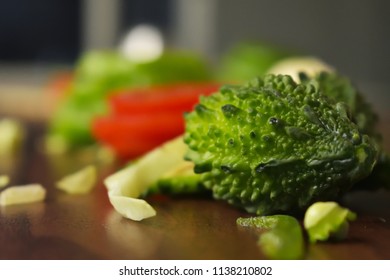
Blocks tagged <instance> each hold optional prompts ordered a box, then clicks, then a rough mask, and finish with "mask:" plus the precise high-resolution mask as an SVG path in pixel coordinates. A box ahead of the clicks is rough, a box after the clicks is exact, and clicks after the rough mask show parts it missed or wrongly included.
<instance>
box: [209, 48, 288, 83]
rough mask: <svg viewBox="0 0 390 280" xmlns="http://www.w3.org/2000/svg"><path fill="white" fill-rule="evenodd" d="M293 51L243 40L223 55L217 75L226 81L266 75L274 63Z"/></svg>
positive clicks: (240, 80)
mask: <svg viewBox="0 0 390 280" xmlns="http://www.w3.org/2000/svg"><path fill="white" fill-rule="evenodd" d="M292 53H293V52H292V51H289V50H287V49H283V48H280V47H277V46H274V45H271V44H266V43H261V42H241V43H238V44H236V45H234V46H233V47H232V48H230V49H229V50H228V51H227V52H226V53H225V54H224V55H223V56H222V59H221V63H220V67H219V69H218V73H217V76H218V79H219V80H220V81H222V82H225V83H226V82H228V83H233V82H234V83H236V82H237V83H243V82H246V81H248V80H249V79H252V78H253V77H257V76H264V75H265V74H266V73H267V71H268V69H269V68H270V67H271V66H272V65H274V64H275V63H276V62H277V61H279V60H281V59H284V58H286V57H289V56H291V55H292Z"/></svg>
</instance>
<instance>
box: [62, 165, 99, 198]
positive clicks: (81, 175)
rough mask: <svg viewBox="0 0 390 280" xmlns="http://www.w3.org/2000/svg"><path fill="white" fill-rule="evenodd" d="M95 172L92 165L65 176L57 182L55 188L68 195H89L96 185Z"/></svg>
mask: <svg viewBox="0 0 390 280" xmlns="http://www.w3.org/2000/svg"><path fill="white" fill-rule="evenodd" d="M96 178H97V171H96V167H95V166H94V165H88V166H86V167H84V168H83V169H81V170H79V171H77V172H75V173H73V174H70V175H67V176H65V177H64V178H62V179H61V180H59V181H58V182H57V188H58V189H60V190H63V191H65V192H67V193H69V194H85V193H89V192H90V191H91V190H92V189H93V187H94V186H95V185H96Z"/></svg>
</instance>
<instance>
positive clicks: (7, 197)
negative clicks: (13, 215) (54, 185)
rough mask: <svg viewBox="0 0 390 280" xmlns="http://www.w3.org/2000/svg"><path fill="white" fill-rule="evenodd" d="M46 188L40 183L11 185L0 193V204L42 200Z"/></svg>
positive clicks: (6, 204)
mask: <svg viewBox="0 0 390 280" xmlns="http://www.w3.org/2000/svg"><path fill="white" fill-rule="evenodd" d="M45 197H46V190H45V189H44V188H43V186H42V185H40V184H29V185H24V186H13V187H9V188H7V189H5V190H4V191H2V192H1V193H0V205H1V206H8V205H13V204H24V203H32V202H39V201H43V200H44V199H45Z"/></svg>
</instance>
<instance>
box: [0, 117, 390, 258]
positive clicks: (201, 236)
mask: <svg viewBox="0 0 390 280" xmlns="http://www.w3.org/2000/svg"><path fill="white" fill-rule="evenodd" d="M27 127H28V129H29V130H28V132H29V133H28V139H27V142H26V143H25V147H24V149H23V150H22V152H21V154H19V155H15V156H14V157H11V158H8V159H5V158H3V159H2V160H1V164H0V173H7V174H10V175H11V181H12V182H11V183H12V184H26V183H31V182H39V183H42V184H43V185H44V186H45V187H46V188H47V190H48V197H47V200H46V201H45V202H42V203H34V204H26V205H15V206H9V207H3V208H1V209H0V248H1V249H0V259H263V258H264V256H263V255H262V253H261V251H260V250H259V248H258V247H257V245H256V243H257V238H258V235H257V233H256V232H254V231H252V230H248V229H243V228H239V227H237V226H236V219H237V218H238V217H240V216H247V214H245V213H244V212H241V211H240V210H237V209H235V208H233V207H231V206H228V205H226V204H225V203H223V202H217V201H214V200H212V199H210V198H208V197H165V196H154V197H150V198H148V200H149V201H150V203H151V204H152V205H153V206H154V207H155V208H156V210H157V213H158V214H157V216H156V217H153V218H150V219H147V220H144V221H142V222H134V221H130V220H126V219H123V218H122V217H121V216H120V215H118V214H117V213H116V212H115V211H114V210H113V209H112V207H111V205H110V203H109V201H108V197H107V192H106V190H105V188H104V186H103V184H102V180H103V179H104V178H105V176H107V175H108V174H110V173H111V172H112V171H113V170H115V167H114V166H113V165H103V164H101V165H99V174H100V177H99V183H98V185H97V187H96V188H95V189H94V190H93V191H92V193H90V194H87V195H67V194H65V193H63V192H61V191H59V190H57V189H56V188H55V181H56V180H57V179H59V178H60V177H61V176H63V175H65V174H67V173H69V172H72V171H75V170H77V169H78V168H79V167H81V166H83V165H85V164H86V163H87V162H90V161H91V160H92V161H93V160H94V158H93V157H90V156H88V155H87V154H84V155H80V154H77V155H67V156H66V157H64V156H61V157H48V156H46V155H45V154H44V153H43V152H42V150H41V149H39V145H38V143H39V141H40V137H41V136H42V133H43V126H41V125H36V124H27ZM381 129H382V131H383V132H384V135H385V136H384V137H385V141H386V142H385V146H386V147H389V140H390V138H389V137H388V136H389V134H388V132H389V131H390V128H389V125H388V124H387V123H382V126H381ZM389 202H390V192H388V191H383V190H379V191H375V192H362V191H360V192H354V193H351V194H350V195H348V196H346V197H345V198H344V203H345V204H346V205H348V206H349V207H350V208H351V209H352V210H354V211H356V212H357V213H358V215H359V216H358V217H359V218H358V220H357V221H355V222H353V223H352V224H351V227H350V232H349V237H348V239H347V240H345V241H344V242H339V243H332V242H327V243H320V244H312V245H308V248H307V255H306V258H307V259H390V203H389Z"/></svg>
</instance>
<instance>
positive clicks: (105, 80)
mask: <svg viewBox="0 0 390 280" xmlns="http://www.w3.org/2000/svg"><path fill="white" fill-rule="evenodd" d="M210 77H211V74H210V72H209V69H208V66H207V64H206V63H205V61H203V59H201V58H200V57H198V56H196V55H194V54H192V53H191V54H190V53H184V52H165V53H164V54H162V55H161V56H160V57H159V58H157V59H155V60H153V61H149V62H145V63H140V62H134V61H131V60H129V59H127V58H126V57H125V56H124V55H122V54H120V53H117V52H97V51H95V52H90V53H87V54H85V55H84V56H83V57H82V58H81V59H80V61H79V63H78V65H77V68H76V70H75V73H74V78H73V80H72V83H71V85H70V88H69V92H68V94H67V95H66V98H65V99H64V100H62V102H61V104H59V108H58V109H57V111H56V112H55V114H54V116H53V118H52V119H51V123H50V135H57V136H59V137H62V138H63V139H64V140H65V141H66V142H67V143H68V144H67V146H68V147H80V146H83V145H87V144H90V143H93V142H94V139H93V137H92V135H91V120H92V118H93V117H95V116H96V115H99V114H103V113H106V112H107V104H106V100H105V99H106V97H107V96H108V95H109V94H110V93H111V92H112V91H114V90H118V89H123V88H129V87H135V86H148V85H154V84H167V83H173V82H178V81H205V80H208V79H210Z"/></svg>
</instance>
